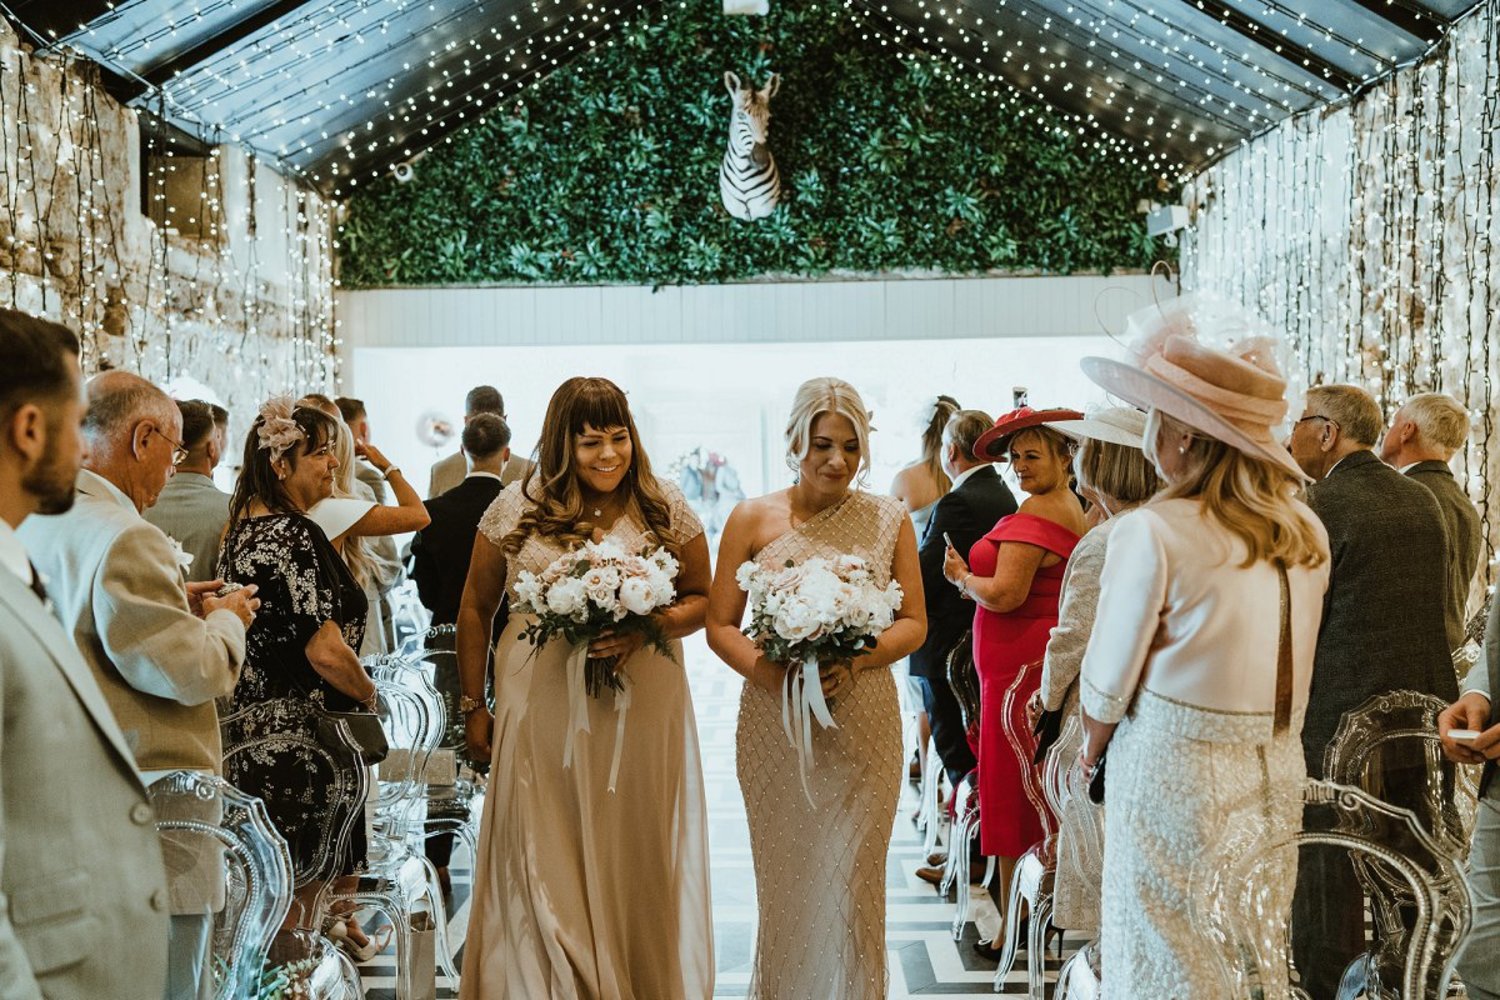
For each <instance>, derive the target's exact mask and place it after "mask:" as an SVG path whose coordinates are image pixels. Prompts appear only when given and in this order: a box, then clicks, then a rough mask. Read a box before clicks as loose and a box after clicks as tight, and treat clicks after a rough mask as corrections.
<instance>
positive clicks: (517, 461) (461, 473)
mask: <svg viewBox="0 0 1500 1000" xmlns="http://www.w3.org/2000/svg"><path fill="white" fill-rule="evenodd" d="M535 464H536V463H534V462H532V461H531V460H530V459H527V458H522V457H521V456H519V455H511V456H510V461H508V462H506V463H505V468H504V469H502V470H501V472H500V485H501V486H509V485H510V484H511V483H513V482H515V481H516V480H517V479H522V478H524V477H525V476H526V474H527V473H528V472H530V471H531V467H532V466H533V465H535ZM468 478H469V460H468V458H467V457H466V456H465V455H464V453H463V452H461V451H456V452H454V453H453V454H451V455H449V456H448V457H447V458H444V459H440V460H439V461H437V462H435V463H433V466H432V475H431V476H429V477H428V480H427V499H428V500H431V499H432V498H433V497H440V496H442V495H443V494H444V493H447V492H448V491H449V490H451V489H453V487H455V486H457V485H458V484H459V483H461V482H463V481H464V480H465V479H468Z"/></svg>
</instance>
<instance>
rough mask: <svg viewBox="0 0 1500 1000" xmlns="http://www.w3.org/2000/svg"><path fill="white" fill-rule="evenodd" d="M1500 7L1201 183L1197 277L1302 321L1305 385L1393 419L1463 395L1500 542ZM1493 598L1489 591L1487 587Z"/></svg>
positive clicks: (1193, 233) (1294, 331)
mask: <svg viewBox="0 0 1500 1000" xmlns="http://www.w3.org/2000/svg"><path fill="white" fill-rule="evenodd" d="M1497 19H1500V2H1497V0H1486V2H1485V3H1482V4H1481V5H1480V6H1479V7H1478V8H1477V9H1476V10H1475V11H1474V12H1473V13H1472V14H1470V15H1469V17H1468V18H1467V19H1466V20H1464V21H1462V22H1460V23H1459V24H1458V25H1457V26H1456V27H1455V29H1454V30H1453V31H1452V32H1451V33H1450V35H1449V36H1448V37H1447V39H1446V40H1445V41H1444V42H1443V44H1442V45H1441V46H1440V48H1439V49H1438V50H1437V51H1436V52H1434V53H1433V54H1432V55H1431V56H1430V57H1429V58H1428V59H1426V60H1425V61H1424V62H1422V63H1421V64H1419V65H1417V66H1415V67H1412V68H1409V69H1405V70H1402V71H1401V72H1399V73H1397V74H1395V75H1394V76H1392V77H1390V78H1388V79H1386V80H1384V81H1382V82H1381V83H1380V84H1379V85H1378V86H1376V87H1375V88H1373V89H1371V90H1370V91H1368V92H1366V93H1365V94H1364V95H1362V96H1361V97H1360V98H1359V99H1358V100H1357V101H1355V102H1354V103H1352V104H1350V105H1345V106H1343V107H1340V108H1337V109H1335V110H1332V111H1322V112H1317V113H1312V114H1308V115H1305V116H1302V117H1299V118H1296V119H1293V120H1290V121H1288V122H1286V123H1284V124H1282V125H1280V126H1279V127H1277V128H1275V129H1273V130H1272V131H1270V132H1268V133H1267V134H1266V135H1264V136H1262V137H1260V138H1258V139H1256V140H1255V141H1254V142H1252V143H1249V144H1248V145H1246V146H1245V147H1243V148H1242V149H1240V150H1238V151H1236V152H1235V153H1234V154H1232V155H1231V156H1229V157H1227V158H1226V159H1224V160H1222V161H1221V162H1219V163H1218V164H1216V165H1214V166H1213V167H1211V168H1209V169H1208V170H1206V171H1204V172H1203V173H1202V174H1200V175H1199V176H1198V177H1196V178H1194V179H1193V180H1192V181H1190V182H1189V183H1188V184H1187V185H1186V187H1185V190H1184V192H1183V193H1184V196H1185V200H1186V201H1187V203H1188V205H1189V208H1190V211H1192V212H1194V213H1195V219H1194V224H1193V226H1192V228H1191V229H1190V230H1189V232H1188V234H1187V238H1186V240H1185V241H1184V243H1183V252H1182V261H1183V280H1184V284H1185V285H1187V286H1188V287H1190V288H1194V289H1205V290H1214V291H1217V292H1220V293H1224V294H1227V295H1228V296H1229V297H1231V298H1235V299H1238V300H1240V301H1241V302H1243V303H1244V304H1246V305H1247V306H1250V307H1251V308H1253V309H1255V310H1257V311H1258V312H1260V313H1261V314H1262V315H1263V316H1264V317H1265V318H1266V319H1268V320H1270V321H1271V323H1272V324H1274V325H1275V326H1277V327H1278V328H1279V329H1281V330H1282V331H1284V332H1285V334H1286V336H1287V337H1288V338H1289V339H1290V342H1291V346H1292V347H1293V349H1294V353H1295V355H1296V357H1297V364H1298V367H1299V369H1300V370H1299V371H1296V372H1294V373H1293V374H1294V376H1296V377H1297V378H1298V379H1299V380H1300V381H1302V382H1304V383H1305V384H1318V383H1333V382H1354V383H1358V384H1360V385H1363V386H1365V387H1366V388H1368V389H1369V390H1370V391H1371V392H1372V393H1374V395H1375V396H1376V398H1377V399H1379V400H1380V403H1381V405H1382V407H1383V408H1384V410H1385V413H1386V416H1387V417H1388V418H1389V417H1390V416H1392V415H1393V414H1394V412H1395V410H1396V409H1398V408H1399V407H1400V405H1401V404H1402V403H1403V402H1404V401H1405V400H1406V399H1407V398H1409V397H1410V396H1412V395H1414V394H1416V393H1419V392H1427V391H1437V392H1446V393H1450V394H1451V395H1453V396H1454V397H1456V398H1457V399H1459V400H1460V401H1461V402H1463V403H1464V405H1465V406H1466V407H1467V408H1468V410H1469V414H1470V417H1471V425H1472V430H1471V433H1470V435H1469V442H1468V446H1467V447H1466V448H1465V449H1464V451H1463V452H1462V454H1461V455H1460V456H1458V459H1457V461H1456V462H1455V463H1454V468H1455V472H1456V474H1457V475H1458V477H1459V480H1460V482H1462V483H1463V484H1464V485H1465V487H1466V488H1467V489H1468V492H1469V496H1470V497H1471V498H1472V499H1473V500H1474V502H1475V503H1476V504H1477V505H1478V506H1479V509H1480V511H1481V513H1482V514H1483V515H1484V519H1485V523H1486V527H1487V537H1488V557H1487V563H1488V565H1487V566H1484V567H1482V569H1483V570H1484V575H1485V576H1486V579H1487V580H1488V581H1489V582H1494V580H1495V577H1496V569H1497V564H1496V562H1495V553H1496V546H1497V544H1500V505H1497V502H1496V501H1497V499H1500V497H1497V494H1496V493H1495V487H1496V483H1497V482H1500V397H1497V393H1496V389H1497V385H1500V326H1497V317H1500V251H1497V249H1496V245H1495V244H1496V240H1497V239H1500V227H1497V224H1496V216H1495V209H1496V206H1497V205H1500V200H1497V197H1500V163H1497V160H1496V152H1497V142H1500V36H1497V27H1496V25H1497V24H1500V20H1497ZM1476 601H1477V595H1476Z"/></svg>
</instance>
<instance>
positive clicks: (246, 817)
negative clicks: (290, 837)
mask: <svg viewBox="0 0 1500 1000" xmlns="http://www.w3.org/2000/svg"><path fill="white" fill-rule="evenodd" d="M147 795H148V796H149V797H150V800H151V807H152V809H154V810H155V812H156V829H157V832H158V833H159V834H160V836H161V845H162V859H163V861H164V862H165V864H166V868H167V891H168V895H169V896H170V898H171V900H172V911H173V912H174V913H176V914H189V913H201V914H202V916H203V917H204V919H205V922H206V927H207V934H206V936H205V938H204V941H203V944H204V945H205V947H206V950H205V953H203V954H201V955H199V956H195V958H196V960H195V961H194V962H193V963H192V964H193V966H194V967H196V968H200V969H202V970H203V973H202V974H203V975H204V976H205V977H207V978H208V979H209V980H211V985H210V983H208V982H205V983H203V986H204V987H206V988H202V989H200V990H199V991H198V993H197V996H200V997H202V996H213V997H214V998H215V1000H233V998H237V997H241V996H245V995H249V994H250V991H251V990H252V988H253V987H254V986H255V985H256V984H258V983H259V982H260V979H261V975H262V967H263V966H264V964H265V960H266V953H267V951H269V949H270V947H271V942H272V940H273V939H274V938H275V936H276V932H277V931H278V930H279V929H280V928H281V924H282V921H283V920H285V919H286V914H287V909H288V908H289V907H290V906H291V901H292V860H291V857H290V856H289V855H288V854H287V849H286V841H285V840H283V839H282V838H281V835H280V834H279V833H277V832H276V828H275V827H274V826H272V825H271V819H270V817H269V816H268V815H267V814H266V809H265V806H264V805H263V804H262V803H261V801H260V800H259V799H257V798H255V797H254V796H253V795H246V794H245V793H244V792H241V791H240V790H239V789H237V788H235V787H234V786H233V785H231V784H229V783H228V782H227V781H225V780H224V779H222V778H219V777H216V776H214V775H212V774H203V773H199V772H195V771H173V772H172V773H170V774H167V775H164V776H162V777H161V778H159V779H157V780H156V781H154V782H153V783H152V784H151V787H150V788H148V789H147ZM173 945H174V947H177V946H178V942H177V941H175V940H174V942H173Z"/></svg>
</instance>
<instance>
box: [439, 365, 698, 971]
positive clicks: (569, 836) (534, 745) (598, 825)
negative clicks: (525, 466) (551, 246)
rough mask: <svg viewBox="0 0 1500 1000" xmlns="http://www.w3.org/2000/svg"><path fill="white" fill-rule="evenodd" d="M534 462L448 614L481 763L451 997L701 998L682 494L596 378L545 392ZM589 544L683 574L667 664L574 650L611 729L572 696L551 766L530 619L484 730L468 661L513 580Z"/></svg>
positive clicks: (618, 651)
mask: <svg viewBox="0 0 1500 1000" xmlns="http://www.w3.org/2000/svg"><path fill="white" fill-rule="evenodd" d="M539 458H540V462H539V463H538V467H537V469H536V470H535V471H534V472H533V473H532V474H530V475H529V476H527V478H526V479H525V480H523V481H522V482H517V483H513V484H511V485H510V486H509V487H507V488H506V489H505V490H503V491H502V492H501V493H500V495H499V496H498V497H496V498H495V501H494V503H493V504H492V505H491V506H490V508H489V510H488V511H486V512H485V515H484V517H483V518H482V519H481V521H480V523H479V531H480V537H479V538H477V539H476V540H475V542H474V558H473V562H472V564H471V566H470V569H469V576H468V581H467V583H466V585H465V588H464V596H463V602H462V604H461V606H460V609H459V614H458V635H457V648H458V658H459V674H460V681H461V683H462V686H463V698H462V699H461V701H460V708H461V709H462V710H463V711H464V713H465V719H466V730H467V740H468V746H469V753H470V755H471V756H473V757H475V758H476V759H482V760H489V761H490V762H491V765H490V779H489V789H488V792H487V794H486V796H485V803H484V818H483V821H482V825H481V827H480V832H479V850H478V857H477V858H476V862H475V869H474V889H473V895H472V897H471V904H470V905H471V911H470V916H469V932H468V938H467V940H466V942H465V946H464V962H463V980H462V984H461V986H460V992H459V995H460V996H461V997H464V998H465V1000H542V998H547V1000H705V998H707V997H709V996H711V995H712V994H713V987H714V975H713V920H712V915H711V911H710V909H709V883H708V836H707V827H706V822H705V819H706V817H705V805H704V795H703V774H702V769H701V766H700V764H699V759H698V735H697V728H696V726H695V724H694V721H693V705H692V700H691V698H690V696H689V693H688V685H687V676H686V674H685V673H684V671H683V658H682V643H681V642H680V639H681V637H682V636H685V635H688V634H690V633H692V632H694V631H696V630H697V629H698V628H700V627H701V625H702V622H703V615H704V611H705V609H706V607H707V596H706V595H707V591H708V584H709V560H708V544H707V542H706V541H705V540H704V537H703V527H702V525H701V524H700V523H699V521H698V518H697V516H696V515H694V514H693V512H692V509H691V508H689V507H688V505H687V501H686V500H685V499H684V498H683V496H682V492H681V491H680V490H679V489H677V487H676V486H675V485H671V484H668V483H665V482H662V481H661V480H658V479H656V478H654V477H653V476H652V475H651V466H650V464H649V462H648V460H647V458H646V454H645V452H644V451H643V450H642V449H641V446H640V437H639V435H638V434H637V433H636V429H635V423H634V421H633V420H632V419H631V416H630V411H629V408H628V406H627V404H626V401H625V395H624V393H622V392H621V391H620V389H619V388H618V387H616V386H615V385H614V383H612V382H609V381H607V380H606V379H600V378H574V379H569V380H568V381H567V382H565V383H563V385H562V386H561V387H560V388H559V389H558V390H557V392H555V393H554V394H553V396H552V401H551V403H550V404H549V405H548V407H547V416H546V421H545V423H544V425H543V429H542V445H541V454H540V455H539ZM590 537H593V538H596V539H601V540H603V539H608V540H610V541H614V542H617V543H619V545H620V546H621V547H623V548H625V549H626V550H627V551H631V552H640V551H642V550H643V549H645V548H656V547H659V546H665V547H666V548H667V549H668V550H669V551H672V552H673V553H675V554H676V556H677V558H678V560H679V561H680V563H681V567H682V568H681V570H680V572H679V574H678V576H677V580H676V591H677V598H676V601H675V603H673V604H672V605H671V606H669V607H667V608H665V609H663V610H660V611H658V612H656V617H657V619H658V624H659V625H660V626H661V628H662V630H663V631H664V632H665V633H666V635H667V636H669V637H670V638H671V653H672V655H671V656H668V655H666V654H664V653H661V652H658V651H657V650H655V649H654V648H651V647H645V646H643V643H642V640H641V637H640V635H639V634H637V633H619V634H614V635H607V636H604V637H602V638H600V639H598V640H596V641H595V642H594V643H593V644H591V646H590V648H589V653H590V655H591V656H597V657H600V658H607V659H613V660H615V661H616V663H617V666H616V670H617V671H618V672H619V673H620V674H622V675H623V676H624V678H625V682H626V684H627V686H628V689H629V691H630V704H629V711H628V712H626V713H625V715H624V716H623V726H621V722H622V717H621V715H620V714H618V713H619V711H620V710H621V706H620V704H619V702H618V701H617V697H618V696H617V695H616V694H615V693H614V692H613V691H608V690H606V691H605V692H604V693H603V694H601V695H600V696H599V697H593V696H589V695H586V694H581V693H579V694H578V695H577V697H580V698H582V699H584V701H583V703H582V708H583V710H584V711H586V713H587V717H588V722H589V725H588V728H587V730H586V731H583V730H580V731H578V732H576V733H575V734H574V736H573V738H574V739H575V741H576V742H575V743H574V746H573V759H572V762H571V765H570V766H566V767H565V766H564V764H563V759H564V752H565V743H566V741H567V739H568V738H569V730H570V729H571V722H570V720H571V712H570V707H571V702H572V699H573V697H574V696H575V694H574V688H573V687H571V686H570V685H569V683H568V680H567V678H568V670H567V669H566V664H567V661H568V659H569V654H570V652H571V647H570V646H569V645H568V643H567V642H566V641H565V640H554V641H552V642H549V643H547V644H546V645H544V646H541V647H534V646H532V645H531V643H530V642H528V641H527V640H526V639H524V638H522V636H521V632H522V630H523V629H524V628H525V627H526V625H527V623H528V622H529V621H531V620H532V619H531V618H529V617H528V616H526V615H522V614H519V613H513V614H511V615H510V618H509V621H507V622H506V623H505V630H504V632H503V633H502V634H501V636H500V640H499V642H498V643H497V644H496V646H495V714H494V716H493V717H492V716H491V715H490V713H489V711H488V710H487V708H486V707H485V705H484V702H483V698H484V675H485V659H486V653H487V652H488V647H489V638H490V624H491V622H492V620H493V619H494V616H495V613H496V610H497V608H498V607H499V604H500V598H501V595H502V594H503V593H509V594H510V595H511V597H512V599H514V597H515V583H516V577H517V574H518V573H519V572H520V571H521V570H530V571H532V572H533V573H536V572H540V571H541V570H543V569H545V568H546V567H547V566H548V565H550V564H551V563H552V562H553V561H554V560H555V559H557V558H558V557H559V556H561V555H563V554H564V553H565V552H567V551H568V549H569V548H570V547H573V546H576V545H577V544H579V543H580V542H582V541H584V540H587V539H589V538H590ZM512 606H514V601H513V603H512ZM581 687H582V685H581V684H580V685H579V689H580V690H581ZM617 741H618V745H617ZM617 753H618V762H619V774H618V778H617V780H615V781H614V782H611V777H610V775H611V769H612V766H613V763H614V761H615V759H616V756H615V755H616V754H617Z"/></svg>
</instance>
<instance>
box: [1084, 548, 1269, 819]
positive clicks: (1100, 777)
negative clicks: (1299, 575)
mask: <svg viewBox="0 0 1500 1000" xmlns="http://www.w3.org/2000/svg"><path fill="white" fill-rule="evenodd" d="M1276 575H1277V578H1278V583H1279V584H1280V587H1281V630H1280V634H1279V636H1278V638H1277V641H1276V710H1275V712H1274V714H1273V715H1272V717H1271V718H1272V723H1271V732H1272V733H1273V734H1274V735H1277V736H1279V735H1281V734H1282V733H1284V732H1286V731H1287V730H1288V729H1289V728H1291V721H1292V617H1291V604H1292V588H1291V584H1290V582H1289V581H1288V580H1287V577H1286V564H1285V563H1282V562H1279V561H1278V562H1277V563H1276ZM1104 764H1105V755H1104V754H1101V755H1100V756H1099V766H1098V767H1096V768H1094V776H1093V777H1092V778H1090V779H1089V801H1090V802H1092V803H1094V805H1096V806H1102V805H1104Z"/></svg>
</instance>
